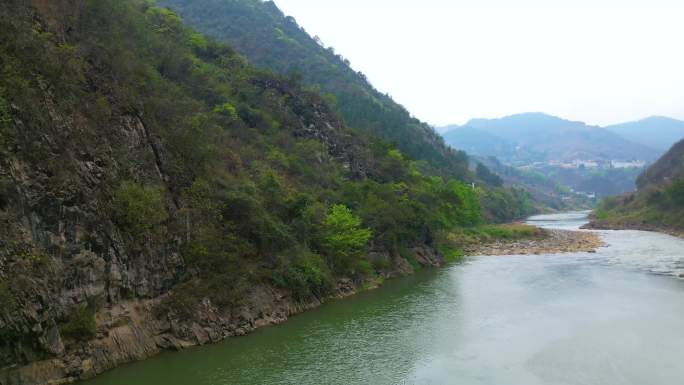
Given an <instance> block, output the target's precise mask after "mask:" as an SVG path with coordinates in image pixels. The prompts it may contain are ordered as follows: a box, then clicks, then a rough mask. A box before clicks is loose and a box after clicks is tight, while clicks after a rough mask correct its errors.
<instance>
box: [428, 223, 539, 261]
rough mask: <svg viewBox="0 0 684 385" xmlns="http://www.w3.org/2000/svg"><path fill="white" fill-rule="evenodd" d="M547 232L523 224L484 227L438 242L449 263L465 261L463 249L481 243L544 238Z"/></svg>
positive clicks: (454, 233) (457, 232) (463, 230)
mask: <svg viewBox="0 0 684 385" xmlns="http://www.w3.org/2000/svg"><path fill="white" fill-rule="evenodd" d="M545 235H546V232H545V231H544V230H542V229H540V228H538V227H536V226H531V225H526V224H522V223H513V224H505V225H483V226H475V227H466V228H460V229H457V230H455V231H452V232H449V233H445V234H442V235H441V236H440V237H439V238H438V241H437V244H438V249H439V251H440V252H441V253H442V255H444V257H445V259H446V260H447V261H448V262H456V261H460V260H461V259H463V256H464V252H463V249H464V248H466V247H468V246H471V245H477V244H481V243H490V242H494V241H496V240H499V239H505V240H517V239H530V238H542V237H544V236H545Z"/></svg>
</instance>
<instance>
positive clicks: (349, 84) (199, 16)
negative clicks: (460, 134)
mask: <svg viewBox="0 0 684 385" xmlns="http://www.w3.org/2000/svg"><path fill="white" fill-rule="evenodd" d="M160 3H161V4H162V5H166V6H169V7H171V8H172V9H174V10H176V11H177V12H178V13H179V14H180V15H182V16H183V18H184V20H185V21H186V22H188V23H189V24H190V25H191V26H193V27H195V28H197V29H198V30H200V31H202V32H204V33H206V34H209V35H212V36H214V37H216V38H219V39H222V40H227V41H229V42H230V43H231V44H233V45H234V46H235V48H236V49H237V50H238V51H239V52H240V53H242V54H244V55H245V56H246V57H247V58H248V59H249V61H250V62H251V63H254V64H256V65H257V66H260V67H264V68H269V69H271V70H273V71H275V72H276V73H279V74H281V75H285V76H291V77H295V78H301V79H302V80H303V81H304V83H305V84H307V85H309V86H310V87H312V88H313V89H317V90H320V91H321V92H323V93H325V94H328V95H330V98H329V100H332V101H334V104H335V106H336V108H337V110H338V111H339V113H340V114H341V116H342V117H343V118H344V120H345V122H346V123H347V125H348V126H349V127H352V128H354V129H356V130H357V131H362V132H370V133H373V134H376V135H378V136H380V137H382V138H383V139H384V140H386V141H388V142H389V143H393V144H395V145H396V146H397V148H398V149H399V150H401V151H402V153H404V154H405V155H406V156H408V157H410V158H411V159H414V160H417V161H421V162H419V163H418V167H419V169H421V170H424V171H426V172H428V173H429V174H439V175H446V176H450V177H457V178H459V179H464V178H466V179H467V178H470V175H468V174H469V173H468V169H467V165H468V162H467V158H466V155H465V154H464V153H463V152H460V151H454V150H451V149H450V148H449V147H448V146H446V145H445V144H444V142H443V140H442V138H441V137H440V136H439V135H438V134H437V133H436V132H435V131H434V130H433V129H432V128H431V127H430V126H428V125H427V124H425V123H423V122H420V121H419V120H417V119H415V118H413V117H412V116H411V115H410V114H409V112H408V111H407V110H406V109H405V108H403V107H402V106H401V105H399V104H397V103H396V102H395V101H393V100H392V98H391V97H390V96H388V95H385V94H383V93H381V92H379V91H378V90H376V89H375V88H373V86H372V85H371V84H370V83H369V82H368V81H367V79H366V77H365V76H364V75H363V73H361V72H356V71H354V70H353V69H352V68H351V66H350V63H349V61H348V60H346V59H345V58H343V57H342V56H340V55H339V54H336V53H335V51H334V49H333V48H324V47H323V45H322V43H321V42H320V41H319V40H317V39H315V38H312V37H311V36H310V35H309V34H308V33H307V32H306V31H305V30H304V29H303V28H302V27H300V26H299V25H298V24H297V22H296V21H295V19H294V18H292V17H286V16H285V15H284V14H283V13H282V12H281V11H280V10H279V9H278V7H277V6H276V5H275V4H274V3H273V2H272V1H262V0H227V1H226V0H162V1H160Z"/></svg>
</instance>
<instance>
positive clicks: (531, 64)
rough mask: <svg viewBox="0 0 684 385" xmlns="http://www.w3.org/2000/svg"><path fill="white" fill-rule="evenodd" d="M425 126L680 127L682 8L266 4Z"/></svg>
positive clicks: (497, 1)
mask: <svg viewBox="0 0 684 385" xmlns="http://www.w3.org/2000/svg"><path fill="white" fill-rule="evenodd" d="M276 4H277V5H278V6H279V7H280V8H281V9H282V10H283V11H284V12H285V13H286V14H287V15H290V16H293V17H294V18H295V19H297V22H298V23H299V24H300V25H302V26H303V27H304V28H305V29H306V30H307V32H309V34H311V35H312V36H313V35H318V36H319V37H320V38H321V39H322V40H323V43H324V44H325V45H326V46H333V47H334V48H335V50H336V52H337V53H339V54H342V55H343V56H344V57H346V58H347V59H349V60H350V61H351V63H352V66H353V67H354V69H356V70H360V71H362V72H364V73H365V74H366V75H367V76H368V78H369V79H370V81H371V82H372V83H373V84H374V85H375V86H376V87H377V88H378V89H379V90H381V91H383V92H387V93H389V94H390V95H392V97H393V98H394V99H395V100H396V101H398V102H399V103H401V104H403V105H404V106H405V107H407V108H408V109H409V111H411V113H412V114H413V115H415V116H416V117H418V118H420V119H421V120H424V121H427V122H429V123H431V124H435V125H444V124H450V123H456V124H462V123H464V122H465V121H467V120H469V119H470V118H477V117H500V116H505V115H510V114H514V113H519V112H529V111H542V112H547V113H550V114H554V115H558V116H561V117H564V118H568V119H572V120H582V121H585V122H588V123H590V124H600V125H605V124H612V123H618V122H623V121H629V120H635V119H640V118H643V117H647V116H650V115H665V116H671V117H675V118H680V119H684V0H679V1H673V0H619V1H618V0H593V1H591V0H567V1H559V0H419V1H418V0H416V1H410V0H276Z"/></svg>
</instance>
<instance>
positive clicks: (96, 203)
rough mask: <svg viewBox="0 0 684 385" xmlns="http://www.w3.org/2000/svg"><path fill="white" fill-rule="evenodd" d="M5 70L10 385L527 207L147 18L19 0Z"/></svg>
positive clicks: (78, 369) (344, 282)
mask: <svg viewBox="0 0 684 385" xmlns="http://www.w3.org/2000/svg"><path fill="white" fill-rule="evenodd" d="M0 71H1V73H0V155H1V156H0V384H2V385H6V384H42V383H48V382H50V381H58V380H59V381H61V380H65V379H66V380H73V379H78V378H84V377H89V376H92V375H94V374H97V373H100V372H101V371H103V370H106V369H109V368H111V367H113V366H116V365H118V364H120V363H122V362H127V361H131V360H136V359H142V358H145V357H148V356H150V355H152V354H155V353H157V352H159V350H161V349H166V348H182V347H185V346H189V345H193V344H202V343H207V342H210V341H217V340H220V339H221V338H225V337H227V336H232V335H241V334H244V333H247V332H249V331H250V330H253V329H254V328H256V327H258V326H260V325H264V324H268V323H274V322H280V321H282V320H284V319H286V318H287V317H288V316H289V315H291V314H293V313H296V312H299V311H302V310H304V309H306V308H308V307H311V306H315V305H316V304H319V303H320V302H321V301H323V300H325V299H326V298H328V297H330V296H334V295H344V294H349V293H350V292H352V291H353V290H354V289H355V288H358V287H360V286H362V285H365V284H367V283H368V282H376V281H378V280H382V279H383V278H386V277H391V276H394V275H398V274H406V273H410V272H411V271H413V269H415V268H420V267H421V266H432V265H439V264H441V263H443V262H444V259H445V256H444V255H443V254H446V255H447V256H449V255H451V256H454V255H455V250H454V248H455V247H457V246H458V245H454V244H451V243H450V241H449V239H448V237H447V236H446V235H447V234H448V232H449V231H450V230H453V229H457V228H461V227H471V226H476V225H478V224H480V223H482V222H483V221H484V219H483V218H489V219H491V220H503V219H505V218H507V217H509V216H520V215H524V213H525V210H526V207H527V206H526V203H527V196H526V194H525V193H524V192H523V191H520V190H507V189H502V188H492V189H489V188H482V187H478V188H475V189H473V188H472V186H470V185H466V184H464V183H463V182H461V181H459V180H457V179H454V178H445V177H440V176H428V175H425V174H423V173H421V170H422V169H424V168H426V167H424V166H425V164H423V163H422V162H418V161H413V160H410V159H409V158H408V157H407V156H405V155H404V154H403V153H402V152H401V151H400V150H398V149H397V148H395V147H394V146H392V145H389V144H387V143H386V142H384V141H382V140H380V139H378V138H375V137H373V136H372V135H370V134H368V135H367V134H366V133H364V131H363V130H352V129H350V128H348V126H346V125H345V124H344V123H343V122H342V120H341V119H340V118H339V117H338V115H337V114H336V112H335V111H334V110H333V109H332V108H331V106H330V105H329V104H328V101H327V100H326V98H324V97H322V96H321V95H320V94H318V93H316V92H314V91H312V90H310V88H309V87H305V86H303V85H301V84H300V83H299V82H298V81H297V80H296V79H293V78H283V77H280V76H277V75H274V74H272V73H270V72H268V71H265V70H260V69H256V68H254V67H252V66H251V65H250V64H248V63H247V62H246V61H245V60H244V58H243V57H242V56H240V55H238V54H237V53H236V52H235V51H234V50H233V49H232V48H231V47H229V46H227V45H224V44H222V43H218V42H216V41H214V40H212V39H209V38H206V37H205V36H203V35H201V34H199V33H196V32H194V31H193V30H190V29H188V28H186V27H185V26H184V25H183V24H182V20H181V19H180V18H179V17H178V16H177V15H176V14H174V13H172V12H170V11H168V10H167V9H165V8H159V7H156V6H154V5H153V4H152V3H150V2H148V1H146V0H97V1H95V0H92V1H81V0H57V1H43V0H34V1H25V0H8V1H5V2H4V3H3V5H2V6H1V7H0ZM419 126H420V125H419ZM426 143H427V142H426ZM430 148H433V147H430ZM432 154H433V155H434V154H435V153H432ZM439 154H440V155H439V156H440V158H439V159H442V160H443V161H444V162H447V163H448V162H451V161H452V160H453V161H457V164H460V162H461V160H459V159H460V158H459V156H460V155H459V154H458V153H451V152H448V153H439ZM448 154H451V155H448ZM442 155H444V156H443V157H442ZM452 155H453V156H455V157H453V158H451V157H450V156H452ZM447 163H445V164H447ZM440 167H441V166H440ZM447 168H448V167H447ZM463 173H464V171H463V170H461V172H460V174H461V175H460V176H461V177H463V175H462V174H463ZM455 174H459V172H456V173H455ZM480 202H484V204H485V206H486V207H485V209H482V210H481V208H480ZM487 207H489V208H487ZM440 251H443V252H446V253H442V252H440ZM51 383H52V382H51Z"/></svg>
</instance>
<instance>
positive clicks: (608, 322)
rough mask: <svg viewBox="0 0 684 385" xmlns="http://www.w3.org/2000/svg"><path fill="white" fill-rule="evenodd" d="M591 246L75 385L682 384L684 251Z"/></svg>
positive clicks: (403, 283) (335, 306) (447, 271)
mask: <svg viewBox="0 0 684 385" xmlns="http://www.w3.org/2000/svg"><path fill="white" fill-rule="evenodd" d="M532 221H533V222H534V223H536V224H538V225H541V226H544V227H554V228H576V227H577V226H579V225H580V224H581V223H582V222H583V221H584V216H583V215H581V214H563V215H554V216H542V217H537V218H532ZM601 234H602V236H603V238H604V240H605V241H606V242H607V243H608V245H609V246H608V247H606V248H602V249H600V250H599V252H598V253H596V254H589V253H578V254H565V255H541V256H510V257H474V258H469V259H468V260H467V261H466V262H464V263H462V264H456V265H452V266H449V267H447V268H444V269H439V270H432V271H423V272H420V273H418V274H416V275H415V276H412V277H407V278H403V279H398V280H394V281H390V282H387V283H386V284H385V286H384V287H382V288H381V289H378V290H373V291H369V292H365V293H361V294H359V295H356V296H353V297H350V298H347V299H344V300H338V301H333V302H330V303H328V304H326V305H324V306H322V307H320V308H318V309H315V310H312V311H309V312H306V313H304V314H301V315H298V316H295V317H293V318H292V319H291V320H289V321H288V322H286V323H284V324H282V325H279V326H274V327H267V328H263V329H260V330H258V331H256V332H255V333H253V334H251V335H249V336H246V337H240V338H230V339H228V340H226V341H225V342H222V343H219V344H215V345H210V346H204V347H198V348H193V349H188V350H186V351H182V352H173V353H164V354H161V355H159V356H157V357H154V358H152V359H149V360H147V361H143V362H138V363H133V364H129V365H124V366H122V367H120V368H117V369H115V370H112V371H110V372H107V373H105V374H103V375H101V376H99V377H97V378H95V379H93V380H90V381H86V382H83V383H81V385H228V384H231V385H232V384H245V385H246V384H250V385H251V384H297V385H306V384H312V385H313V384H317V385H318V384H340V385H342V384H344V385H348V384H379V385H383V384H388V385H389V384H402V385H403V384H407V385H408V384H417V385H418V384H420V385H433V384H434V385H436V384H466V385H469V384H483V385H484V384H486V385H507V384H510V385H537V384H539V385H541V384H545V385H549V384H587V385H590V384H591V385H598V384H606V385H608V384H610V385H616V384H634V385H657V384H668V385H672V384H680V383H684V281H682V280H679V279H677V278H676V276H678V275H679V273H680V272H681V271H684V241H682V240H679V239H676V238H673V237H669V236H666V235H660V234H655V233H646V232H638V231H606V232H601Z"/></svg>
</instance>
